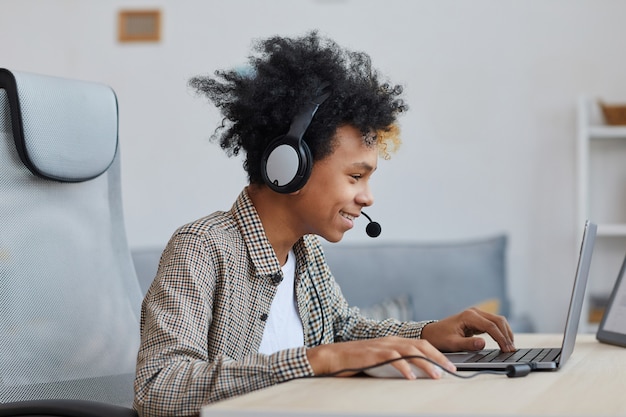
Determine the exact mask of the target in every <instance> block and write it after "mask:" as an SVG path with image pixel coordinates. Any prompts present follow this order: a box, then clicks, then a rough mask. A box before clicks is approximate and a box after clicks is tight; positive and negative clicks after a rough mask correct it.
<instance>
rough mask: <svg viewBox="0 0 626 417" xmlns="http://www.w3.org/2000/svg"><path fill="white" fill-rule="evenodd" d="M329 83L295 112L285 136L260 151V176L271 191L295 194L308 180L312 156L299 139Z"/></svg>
mask: <svg viewBox="0 0 626 417" xmlns="http://www.w3.org/2000/svg"><path fill="white" fill-rule="evenodd" d="M329 86H330V83H327V82H325V83H322V84H321V85H320V87H319V89H318V93H317V95H316V96H315V98H313V100H311V101H310V102H309V103H307V104H306V105H305V107H304V108H303V109H302V111H300V113H298V114H297V115H296V116H295V117H294V118H293V120H292V121H291V125H289V131H288V132H287V133H286V134H285V135H281V136H278V137H277V138H274V139H272V141H271V142H270V144H269V145H268V147H267V148H266V149H265V152H263V158H262V159H261V175H262V176H263V181H264V182H265V183H266V184H267V185H268V186H269V187H270V188H271V189H272V190H274V191H276V192H277V193H281V194H288V193H293V192H295V191H298V190H299V189H301V188H302V187H304V184H306V182H307V181H308V180H309V177H310V176H311V169H312V168H313V157H312V156H311V150H310V149H309V146H308V145H307V144H306V142H304V141H303V140H302V137H303V136H304V133H305V132H306V130H307V128H308V127H309V125H310V124H311V121H312V120H313V116H315V112H317V109H318V108H319V106H320V105H321V104H322V103H323V102H324V101H326V99H327V98H328V97H329V96H330V91H329V88H328V87H329Z"/></svg>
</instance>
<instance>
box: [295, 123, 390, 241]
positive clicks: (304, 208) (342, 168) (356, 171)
mask: <svg viewBox="0 0 626 417" xmlns="http://www.w3.org/2000/svg"><path fill="white" fill-rule="evenodd" d="M377 162H378V148H377V146H372V147H368V146H366V145H365V144H364V143H363V139H362V134H361V132H360V131H359V130H358V129H356V128H354V127H352V126H342V127H340V128H338V129H337V132H336V133H335V149H334V151H333V153H332V154H330V155H329V156H327V157H326V158H324V159H322V160H320V161H317V162H315V163H314V165H313V169H312V171H311V177H310V178H309V180H308V181H307V183H306V185H305V186H304V187H303V188H302V189H301V190H300V192H299V193H297V194H296V195H295V197H296V205H297V208H296V209H297V211H296V212H297V213H298V215H299V216H300V218H299V221H300V223H301V225H302V226H303V228H304V233H306V234H317V235H319V236H321V237H323V238H324V239H326V240H328V241H329V242H338V241H339V240H341V238H342V237H343V234H344V233H345V232H346V231H348V230H350V229H351V228H352V227H353V226H354V219H355V218H356V217H357V216H359V215H360V214H361V208H363V207H366V206H370V205H372V204H373V203H374V197H373V195H372V193H371V191H370V187H369V180H370V177H371V176H372V174H373V173H374V171H375V170H376V167H377Z"/></svg>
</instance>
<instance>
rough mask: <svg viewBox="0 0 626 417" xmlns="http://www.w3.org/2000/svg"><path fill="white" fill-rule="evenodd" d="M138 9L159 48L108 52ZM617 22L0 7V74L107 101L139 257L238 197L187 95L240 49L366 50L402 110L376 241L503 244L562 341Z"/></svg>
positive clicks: (340, 3) (285, 8)
mask: <svg viewBox="0 0 626 417" xmlns="http://www.w3.org/2000/svg"><path fill="white" fill-rule="evenodd" d="M135 7H150V8H152V7H159V8H161V9H162V11H163V13H164V22H163V40H162V42H161V43H159V44H156V45H154V44H119V43H117V41H116V34H117V27H116V24H117V23H116V22H117V20H116V19H117V12H118V11H119V10H120V9H123V8H135ZM623 16H626V1H611V0H584V1H583V0H578V1H576V0H510V1H506V2H503V1H501V0H473V1H466V0H438V1H426V0H405V1H402V0H385V1H376V0H358V1H357V0H317V1H313V0H308V1H305V0H298V1H296V0H265V1H256V0H229V1H203V0H196V1H192V0H154V1H142V0H112V1H106V2H104V1H94V0H91V1H89V0H82V1H81V0H0V39H2V41H1V42H0V57H1V58H0V59H1V62H0V66H4V67H8V68H10V69H14V70H24V71H32V72H39V73H47V74H52V75H59V76H64V77H73V78H81V79H87V80H94V81H101V82H104V83H107V84H109V85H111V86H112V87H113V88H114V89H115V90H116V92H117V94H118V100H119V103H120V140H121V147H122V153H123V160H122V161H123V165H122V169H123V172H122V175H123V187H124V202H125V210H126V223H127V228H128V237H129V240H130V244H131V246H133V247H143V246H153V245H158V246H163V245H164V244H165V242H166V241H167V239H168V238H169V236H170V234H171V233H172V231H173V230H174V229H175V228H176V227H177V226H179V225H181V224H183V223H184V222H187V221H190V220H193V219H195V218H197V217H199V216H202V215H204V214H208V213H210V212H212V211H214V210H217V209H228V208H229V207H230V205H231V203H232V202H233V200H234V198H235V197H236V195H237V194H238V193H239V191H240V190H241V188H242V187H243V186H244V185H245V176H244V174H243V170H242V169H241V160H240V159H228V158H226V156H225V155H223V153H222V151H221V150H220V148H219V146H218V145H216V144H213V143H210V142H209V141H208V137H209V136H210V134H211V133H212V132H213V130H214V128H215V127H216V125H217V123H218V121H219V117H218V115H217V113H216V112H215V110H214V109H212V108H211V107H210V105H209V104H208V103H207V102H206V101H205V100H204V99H203V98H199V97H195V96H194V95H193V94H192V93H191V92H190V91H189V90H188V88H187V86H186V82H187V80H188V79H189V77H191V76H193V75H196V74H201V73H212V72H213V71H214V70H216V69H219V68H224V67H231V66H234V65H237V64H240V63H243V62H244V61H245V57H246V56H247V55H248V52H249V46H250V42H251V40H252V39H253V38H258V37H265V36H269V35H274V34H281V35H299V34H302V33H304V32H305V31H306V30H308V29H313V28H317V29H320V31H321V32H322V33H325V34H327V35H329V36H331V37H333V38H334V39H335V40H337V41H338V42H339V43H340V44H343V45H345V46H348V47H351V48H354V49H360V50H365V51H367V52H369V53H370V55H371V56H372V58H373V61H374V64H375V66H377V67H378V68H380V69H382V70H383V72H384V73H386V74H388V75H389V76H390V77H391V79H392V80H393V81H394V82H399V83H403V84H404V85H405V91H406V93H407V100H408V103H409V105H410V106H411V110H410V112H409V113H408V114H407V115H406V116H403V117H402V120H401V122H402V127H403V132H404V134H403V137H404V145H403V147H402V148H401V149H400V152H399V153H398V154H397V155H395V156H394V157H393V158H392V160H391V161H389V162H385V161H381V163H380V164H379V165H380V166H379V170H378V172H377V174H376V177H377V178H376V179H375V181H374V184H375V185H374V186H375V188H374V191H375V193H376V198H377V202H376V204H375V206H374V207H373V208H371V209H370V210H369V214H370V215H371V216H373V217H375V219H377V220H378V221H379V222H381V223H382V224H383V227H384V233H383V235H382V236H381V237H380V238H379V239H388V240H396V239H402V240H409V239H419V240H440V239H466V238H470V237H476V236H487V235H492V234H495V233H498V232H506V233H508V234H509V236H510V248H509V275H510V281H511V282H510V291H511V294H512V296H513V298H514V309H515V311H517V312H527V313H529V314H531V315H532V317H533V318H534V319H535V320H536V321H537V322H538V323H539V330H540V331H560V330H561V326H562V323H563V320H564V318H565V317H564V308H565V305H566V304H567V302H568V291H569V288H570V282H571V279H572V277H573V273H574V268H575V259H576V254H577V253H576V252H577V247H578V244H579V240H580V236H578V231H579V228H578V227H577V225H576V224H575V223H576V221H575V219H576V208H575V201H576V194H575V154H574V152H575V146H574V141H575V102H576V99H577V97H578V96H579V94H581V93H591V94H595V95H598V96H601V97H604V98H607V99H611V98H615V97H626V83H625V82H624V74H625V73H626V54H624V53H623V52H622V51H621V46H620V41H621V40H622V39H624V38H626V25H625V24H624V19H623ZM362 226H363V227H364V226H365V224H364V222H363V225H362ZM346 239H349V240H352V241H366V240H367V239H368V238H367V236H366V235H365V233H364V232H362V231H361V230H358V229H357V230H356V231H353V232H351V233H350V234H348V236H347V237H346ZM533 286H539V287H540V288H542V291H536V290H532V289H531V287H533ZM440 296H442V297H445V294H441V295H440Z"/></svg>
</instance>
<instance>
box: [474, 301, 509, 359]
mask: <svg viewBox="0 0 626 417" xmlns="http://www.w3.org/2000/svg"><path fill="white" fill-rule="evenodd" d="M474 312H476V313H478V314H477V315H475V316H474V317H475V318H476V320H477V321H476V322H475V323H473V326H472V327H475V328H476V329H478V330H481V331H483V332H486V333H488V334H489V336H491V337H492V338H493V340H495V341H496V343H498V346H500V349H501V350H503V351H505V352H510V351H513V350H515V345H514V343H513V331H512V330H511V327H510V326H509V324H508V322H507V321H506V319H505V318H504V317H502V316H498V315H495V314H490V313H487V312H484V311H481V310H478V309H475V310H474ZM474 343H475V342H474ZM481 349H482V348H481Z"/></svg>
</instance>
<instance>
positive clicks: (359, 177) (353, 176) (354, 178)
mask: <svg viewBox="0 0 626 417" xmlns="http://www.w3.org/2000/svg"><path fill="white" fill-rule="evenodd" d="M350 176H351V177H352V179H353V180H355V181H358V180H360V179H361V178H363V176H362V175H361V174H352V175H350Z"/></svg>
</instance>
